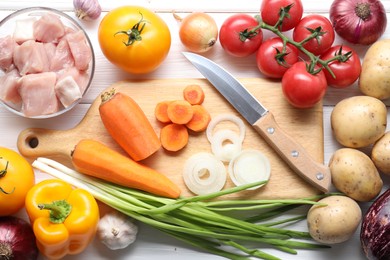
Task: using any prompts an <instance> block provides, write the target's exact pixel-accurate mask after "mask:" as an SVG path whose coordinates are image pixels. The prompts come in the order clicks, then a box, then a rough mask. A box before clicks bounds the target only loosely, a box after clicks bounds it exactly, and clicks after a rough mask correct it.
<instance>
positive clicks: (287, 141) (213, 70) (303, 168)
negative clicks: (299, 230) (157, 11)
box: [183, 52, 331, 192]
mask: <svg viewBox="0 0 390 260" xmlns="http://www.w3.org/2000/svg"><path fill="white" fill-rule="evenodd" d="M183 54H184V56H185V57H186V58H187V59H188V60H189V61H190V62H191V63H192V64H193V65H194V66H195V67H196V68H197V69H198V71H199V72H200V73H201V74H202V75H203V76H204V77H205V78H206V79H208V81H210V83H211V84H212V85H213V86H214V87H215V88H216V89H217V90H218V91H219V92H220V93H221V94H222V95H223V96H224V97H225V98H226V99H227V100H228V101H229V102H230V104H231V105H232V106H233V107H234V108H235V109H236V110H237V111H238V112H239V113H240V114H241V115H242V116H243V117H244V118H245V119H246V120H247V121H248V123H249V124H251V125H252V126H253V128H254V129H255V130H256V131H257V132H258V133H259V134H260V135H261V136H262V137H263V138H264V139H265V141H266V142H267V143H268V144H269V145H270V146H271V147H272V148H273V149H274V150H275V151H276V152H277V153H278V154H279V156H281V157H282V159H283V160H284V161H285V162H286V163H287V164H288V165H289V166H290V167H291V168H292V169H293V170H294V172H295V173H297V174H299V175H300V176H301V177H302V178H303V179H305V180H306V181H307V182H309V183H310V184H311V185H313V186H314V187H316V188H317V189H319V190H321V191H323V192H328V191H329V188H330V185H331V175H330V170H329V168H328V167H326V166H325V165H323V164H321V163H318V162H316V161H315V160H314V159H313V158H312V157H311V156H310V155H309V154H308V152H307V151H306V150H305V149H304V148H303V147H302V146H301V145H300V144H298V143H297V142H295V141H294V139H293V138H291V137H290V136H289V135H288V134H287V133H285V132H284V131H283V130H282V129H281V128H280V127H279V126H278V124H277V123H276V121H275V118H274V116H273V114H272V113H271V112H270V111H268V110H267V109H266V108H265V107H264V106H263V105H262V104H261V103H260V102H259V101H258V100H257V99H256V98H255V97H254V96H253V95H252V94H251V93H250V92H249V91H248V90H247V89H246V88H245V87H244V86H243V85H242V84H241V83H240V82H239V81H238V80H237V79H236V78H234V77H233V76H232V75H231V74H230V73H229V72H227V71H226V70H225V69H223V68H222V67H220V66H219V65H218V64H216V63H214V62H213V61H211V60H209V59H207V58H205V57H203V56H201V55H198V54H194V53H191V52H183Z"/></svg>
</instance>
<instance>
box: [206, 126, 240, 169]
mask: <svg viewBox="0 0 390 260" xmlns="http://www.w3.org/2000/svg"><path fill="white" fill-rule="evenodd" d="M227 141H229V142H227ZM241 149H242V141H241V139H240V136H239V135H238V134H237V133H236V132H234V131H232V130H229V129H223V130H219V131H217V132H216V133H215V134H214V135H213V137H212V139H211V151H212V152H213V154H215V156H216V157H217V158H218V159H219V160H221V161H223V162H229V161H230V160H231V159H232V158H233V157H234V156H235V155H236V154H238V153H239V152H241Z"/></svg>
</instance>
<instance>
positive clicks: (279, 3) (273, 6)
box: [260, 0, 303, 32]
mask: <svg viewBox="0 0 390 260" xmlns="http://www.w3.org/2000/svg"><path fill="white" fill-rule="evenodd" d="M289 5H292V6H291V8H290V10H289V12H288V16H287V17H285V18H284V20H283V22H282V26H281V27H280V28H279V29H280V30H281V31H282V32H285V31H288V30H291V29H292V28H294V27H295V26H296V25H297V24H298V23H299V21H300V20H301V18H302V14H303V6H302V2H301V0H263V1H262V3H261V7H260V14H261V18H262V19H263V21H264V22H265V23H267V24H269V25H275V24H276V23H277V21H278V20H279V17H280V14H279V13H280V10H281V8H284V7H287V6H289Z"/></svg>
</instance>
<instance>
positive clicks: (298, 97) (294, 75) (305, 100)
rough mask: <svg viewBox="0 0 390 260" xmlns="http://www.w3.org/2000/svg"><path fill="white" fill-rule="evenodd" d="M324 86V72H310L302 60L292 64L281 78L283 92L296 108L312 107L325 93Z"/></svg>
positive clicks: (325, 85) (325, 84)
mask: <svg viewBox="0 0 390 260" xmlns="http://www.w3.org/2000/svg"><path fill="white" fill-rule="evenodd" d="M326 87H327V82H326V77H325V74H324V72H323V71H322V70H321V71H320V72H319V73H317V74H315V75H313V74H310V73H309V72H308V71H307V70H306V63H305V62H304V61H298V62H297V63H295V64H294V65H292V66H291V68H289V69H288V70H287V71H286V73H285V74H284V76H283V78H282V89H283V94H284V96H285V97H286V98H287V100H288V102H289V103H290V104H291V105H293V106H294V107H297V108H310V107H313V106H314V105H315V104H316V103H317V102H319V101H320V100H321V99H322V98H323V96H324V95H325V92H326Z"/></svg>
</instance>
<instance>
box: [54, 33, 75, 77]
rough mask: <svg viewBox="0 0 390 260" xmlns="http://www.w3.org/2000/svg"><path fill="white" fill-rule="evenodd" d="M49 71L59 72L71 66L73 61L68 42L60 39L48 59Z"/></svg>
mask: <svg viewBox="0 0 390 260" xmlns="http://www.w3.org/2000/svg"><path fill="white" fill-rule="evenodd" d="M49 60H50V71H59V70H62V69H64V68H67V67H70V66H73V64H74V60H73V56H72V53H71V52H70V48H69V44H68V41H67V40H66V39H65V38H62V39H61V40H60V42H59V43H58V45H57V47H56V50H55V52H54V55H53V56H52V57H51V58H49Z"/></svg>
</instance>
